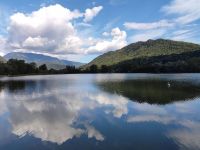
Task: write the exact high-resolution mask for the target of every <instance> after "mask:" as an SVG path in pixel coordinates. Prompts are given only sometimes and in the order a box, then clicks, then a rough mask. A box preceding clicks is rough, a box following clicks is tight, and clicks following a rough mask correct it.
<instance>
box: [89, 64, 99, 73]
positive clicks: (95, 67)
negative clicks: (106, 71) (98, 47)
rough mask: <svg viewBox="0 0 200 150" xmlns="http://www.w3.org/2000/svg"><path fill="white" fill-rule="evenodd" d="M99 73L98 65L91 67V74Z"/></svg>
mask: <svg viewBox="0 0 200 150" xmlns="http://www.w3.org/2000/svg"><path fill="white" fill-rule="evenodd" d="M97 71H98V67H97V65H91V66H90V72H91V73H97Z"/></svg>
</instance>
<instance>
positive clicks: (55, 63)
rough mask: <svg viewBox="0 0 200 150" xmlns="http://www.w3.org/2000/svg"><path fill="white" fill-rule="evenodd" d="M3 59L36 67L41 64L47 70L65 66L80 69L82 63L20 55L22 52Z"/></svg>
mask: <svg viewBox="0 0 200 150" xmlns="http://www.w3.org/2000/svg"><path fill="white" fill-rule="evenodd" d="M4 59H6V60H9V59H18V60H25V62H27V63H31V62H35V63H36V64H37V65H38V66H39V65H42V64H46V65H47V68H48V69H51V68H52V69H56V70H59V69H64V68H65V67H66V65H68V66H75V67H80V66H81V65H83V63H80V62H74V61H68V60H61V59H58V58H56V57H51V56H46V55H42V54H35V53H22V52H12V53H8V54H7V55H5V56H4Z"/></svg>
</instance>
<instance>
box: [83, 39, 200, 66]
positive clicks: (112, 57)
mask: <svg viewBox="0 0 200 150" xmlns="http://www.w3.org/2000/svg"><path fill="white" fill-rule="evenodd" d="M198 50H200V45H198V44H193V43H187V42H179V41H172V40H164V39H158V40H148V41H146V42H137V43H133V44H130V45H128V46H126V47H124V48H122V49H120V50H116V51H111V52H108V53H105V54H103V55H101V56H99V57H97V58H96V59H94V60H93V61H91V62H90V63H89V64H87V65H85V68H88V67H89V66H91V65H97V66H98V67H101V66H102V65H106V66H113V65H115V66H116V65H117V64H119V63H122V62H124V61H129V60H134V59H146V58H152V57H156V56H169V55H172V54H183V53H188V52H194V51H198Z"/></svg>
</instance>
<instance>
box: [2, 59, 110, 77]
mask: <svg viewBox="0 0 200 150" xmlns="http://www.w3.org/2000/svg"><path fill="white" fill-rule="evenodd" d="M99 72H102V73H106V72H109V68H108V67H107V66H105V65H103V66H102V67H101V68H100V69H98V67H97V66H96V65H92V66H90V67H89V68H87V69H81V68H76V67H75V66H66V67H65V68H64V69H60V70H55V69H48V68H47V66H46V64H42V65H40V66H37V64H36V63H34V62H33V63H26V62H25V61H24V60H17V59H10V60H8V61H7V62H6V63H0V75H26V74H72V73H99Z"/></svg>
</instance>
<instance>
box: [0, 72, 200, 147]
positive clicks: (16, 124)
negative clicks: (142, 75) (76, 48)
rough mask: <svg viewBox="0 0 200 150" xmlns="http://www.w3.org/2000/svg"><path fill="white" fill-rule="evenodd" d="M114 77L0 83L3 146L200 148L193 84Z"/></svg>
mask: <svg viewBox="0 0 200 150" xmlns="http://www.w3.org/2000/svg"><path fill="white" fill-rule="evenodd" d="M98 76H99V75H98ZM116 77H117V79H115V78H114V80H110V82H108V81H106V82H105V80H104V79H108V78H107V77H105V76H103V75H102V78H103V80H102V78H101V80H99V77H97V76H95V75H92V76H91V75H85V76H84V77H83V76H78V75H77V76H76V75H70V76H59V78H56V76H52V77H48V76H45V77H40V76H39V77H38V78H39V79H38V78H36V77H29V78H28V79H25V80H24V79H21V78H19V79H18V80H17V79H15V80H12V81H9V80H6V81H2V82H0V89H1V90H0V133H3V134H0V149H16V145H18V148H19V149H25V148H26V149H35V147H34V146H33V145H35V144H36V143H37V148H38V149H58V148H61V149H67V148H69V149H126V150H129V149H130V150H131V149H133V147H134V148H135V149H200V145H199V143H200V141H199V139H200V132H199V131H200V118H199V115H197V114H199V113H200V109H199V106H200V104H199V99H198V97H199V90H198V89H199V87H198V84H196V85H194V84H191V83H188V82H187V83H186V82H180V81H179V82H176V81H175V80H168V79H167V80H161V79H160V78H159V80H152V79H150V80H147V79H145V80H144V79H140V80H136V79H131V80H130V78H129V77H126V76H124V75H123V78H120V77H119V76H116ZM35 78H36V79H35ZM109 78H112V77H111V76H110V77H109ZM147 78H148V76H147ZM112 79H113V78H112ZM199 80H200V78H199ZM119 81H120V82H119ZM169 81H170V88H169V87H168V85H167V84H168V82H169ZM17 85H19V87H18V86H17ZM21 85H23V86H21ZM125 85H127V88H125ZM12 86H14V88H13V87H12ZM11 89H12V90H11ZM13 89H14V90H13ZM153 93H154V94H153ZM155 93H156V95H155ZM147 98H148V100H146V99H147ZM129 99H131V100H134V101H130V100H129ZM186 99H190V101H182V100H186ZM159 100H160V101H161V102H159ZM172 100H173V103H171V101H172ZM138 101H139V102H147V103H138ZM149 103H150V104H151V105H150V104H149ZM157 104H165V105H157ZM38 139H39V141H40V142H42V143H40V142H39V141H38ZM24 141H26V142H24ZM46 142H47V143H46ZM77 143H79V144H77ZM52 144H53V145H52Z"/></svg>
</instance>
